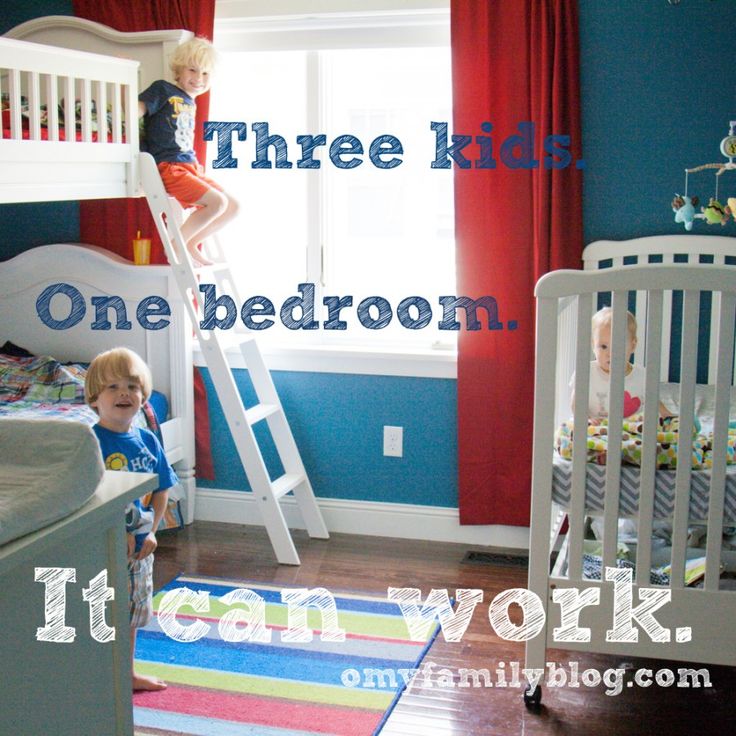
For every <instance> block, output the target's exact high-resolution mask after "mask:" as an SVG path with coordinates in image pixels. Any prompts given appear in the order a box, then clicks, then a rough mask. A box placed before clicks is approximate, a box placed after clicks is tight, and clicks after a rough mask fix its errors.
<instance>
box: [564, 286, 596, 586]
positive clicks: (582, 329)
mask: <svg viewBox="0 0 736 736" xmlns="http://www.w3.org/2000/svg"><path fill="white" fill-rule="evenodd" d="M592 311H593V295H592V294H581V295H580V296H579V297H578V305H577V312H576V316H577V326H578V329H577V333H576V334H577V341H576V346H575V407H574V415H573V427H574V428H575V431H574V432H573V440H572V492H571V497H570V506H569V520H570V523H569V530H568V541H569V544H568V575H569V577H570V578H571V579H573V580H579V579H580V578H581V576H582V572H583V531H584V526H585V490H586V477H585V475H586V465H587V440H588V435H587V427H588V403H589V399H588V397H589V395H590V331H591V330H590V320H591V317H592Z"/></svg>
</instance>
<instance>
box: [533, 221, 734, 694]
mask: <svg viewBox="0 0 736 736" xmlns="http://www.w3.org/2000/svg"><path fill="white" fill-rule="evenodd" d="M584 262H585V270H583V271H557V272H553V273H551V274H547V275H546V276H544V277H543V278H542V279H540V281H539V283H538V284H537V288H536V296H537V338H536V379H535V380H536V387H535V414H534V440H533V442H534V445H533V477H532V509H531V541H530V558H529V590H530V591H531V592H532V593H534V594H535V595H536V596H538V599H539V606H538V608H537V610H536V611H532V610H531V609H530V610H529V611H525V620H526V619H527V618H528V619H529V627H530V628H529V631H528V636H527V639H528V641H527V667H530V668H537V667H543V666H544V663H545V653H546V650H547V648H548V647H552V646H554V647H555V648H558V649H571V650H581V651H595V652H604V653H610V654H615V655H619V656H626V657H631V656H643V657H654V658H659V659H672V660H681V661H690V662H704V663H714V664H726V665H734V664H736V628H735V627H733V625H732V622H733V620H734V616H735V615H736V592H734V591H733V590H727V589H725V583H724V582H723V580H722V577H721V574H722V572H723V569H724V556H723V554H722V549H721V547H722V537H723V532H724V528H728V527H729V526H736V466H733V465H728V466H727V433H728V424H729V419H730V420H734V419H736V401H735V400H734V397H735V396H736V394H735V393H734V389H733V383H734V328H735V325H736V240H735V239H733V238H726V237H717V236H714V237H709V236H690V235H677V236H658V237H652V238H640V239H636V240H630V241H625V242H613V241H601V242H598V243H594V244H592V245H590V246H588V248H586V250H585V255H584ZM604 293H605V294H608V293H610V296H611V305H612V308H613V322H612V338H611V342H612V345H613V364H612V368H611V385H610V412H609V426H608V447H609V448H616V447H619V446H620V444H621V437H622V423H623V421H622V420H623V398H624V378H623V376H624V355H623V353H624V344H625V337H626V321H627V320H626V311H627V308H631V309H633V311H635V313H636V317H637V321H638V328H639V329H638V336H639V341H638V346H637V351H636V353H635V357H634V361H635V363H638V364H640V365H642V366H644V367H645V371H646V394H645V401H644V406H643V414H644V422H643V432H642V439H643V444H642V457H641V467H633V466H626V465H623V464H622V462H621V456H620V454H619V453H618V452H615V453H612V452H608V456H607V463H606V465H604V466H600V465H592V464H590V463H587V462H586V459H587V458H586V439H587V438H586V434H585V433H583V432H575V433H574V436H573V441H572V442H573V444H572V448H573V459H572V461H562V460H561V458H559V457H558V456H557V457H556V456H555V453H554V451H553V447H554V435H555V430H556V428H557V426H558V425H559V423H560V422H561V421H563V420H566V419H568V418H569V417H570V415H571V408H570V394H571V389H572V390H573V391H574V395H575V407H574V414H573V417H572V419H573V424H574V426H575V427H584V426H586V425H587V411H588V408H587V404H588V399H587V397H588V384H589V370H588V366H589V363H590V360H591V357H592V355H591V348H590V345H591V328H590V323H591V316H592V314H593V313H594V312H595V311H596V309H597V308H598V306H599V303H598V299H599V297H598V295H599V294H604ZM677 355H679V358H678V359H677V360H675V359H674V358H671V356H677ZM698 356H700V366H699V365H698ZM627 357H628V356H627ZM698 372H700V374H701V375H700V379H701V383H700V384H698V382H697V379H698ZM573 373H574V374H575V381H574V385H573V386H572V387H571V386H570V385H569V382H570V378H571V376H572V375H573ZM671 381H676V385H675V386H668V385H666V384H667V383H668V382H671ZM668 391H670V394H668ZM666 396H670V399H671V400H674V402H675V404H676V406H675V408H676V413H677V414H678V415H679V417H680V437H682V436H683V435H684V434H685V433H687V432H688V431H689V429H690V428H691V427H693V426H695V418H696V417H697V415H698V412H699V411H700V408H701V407H702V406H704V404H705V399H706V398H707V397H710V400H711V402H712V406H714V407H715V408H714V411H713V416H712V417H710V420H711V421H712V469H709V470H693V469H692V468H691V463H690V452H691V448H690V443H689V442H682V441H681V442H680V443H679V446H678V454H677V468H676V470H658V469H657V467H656V460H655V451H656V444H657V423H658V411H657V409H658V403H659V400H660V398H665V397H666ZM591 516H596V517H598V521H599V522H600V528H602V529H603V535H602V555H601V557H602V561H601V568H602V575H601V579H599V580H594V579H592V578H591V577H590V576H589V575H588V576H587V577H586V575H585V574H584V559H585V558H584V552H585V549H586V543H585V533H586V522H587V521H588V520H589V518H590V517H591ZM622 518H629V519H631V520H632V521H633V523H634V524H635V525H636V526H635V528H636V538H637V539H636V545H635V547H634V559H633V560H632V562H633V565H632V566H635V572H634V573H633V579H632V588H631V591H632V594H633V606H634V608H636V606H637V604H638V602H639V600H640V597H641V595H642V590H643V589H645V588H655V589H658V590H666V591H667V593H666V595H671V600H670V602H668V603H667V604H666V605H662V607H661V608H659V609H658V610H657V611H656V614H655V618H656V621H657V622H658V623H659V624H661V629H662V630H661V631H660V630H658V629H657V628H656V627H654V628H652V629H651V630H652V631H653V632H654V638H655V639H656V638H659V639H661V641H654V640H653V639H652V638H651V637H650V635H649V633H648V632H647V631H645V630H643V629H642V628H641V627H639V628H637V626H636V625H631V626H629V627H627V628H631V629H633V630H634V632H635V633H633V634H632V633H631V631H627V633H626V636H625V637H624V638H627V639H628V640H627V641H618V639H620V638H621V636H619V634H621V633H622V630H618V631H617V633H615V634H614V633H611V634H610V635H609V634H607V632H609V630H610V631H611V632H613V631H614V629H615V626H614V620H613V611H614V584H613V582H612V581H611V580H607V579H606V573H605V571H606V569H607V568H617V564H618V563H617V556H618V551H619V541H620V540H619V521H620V519H622ZM565 520H567V522H568V525H569V526H568V530H567V533H566V534H565V535H564V536H563V538H560V530H561V529H562V524H563V522H564V521H565ZM664 520H666V522H667V524H668V525H670V526H671V545H670V547H669V549H668V554H669V558H670V562H671V572H670V581H669V583H668V584H667V585H664V586H663V585H661V584H660V585H653V584H651V583H650V574H651V568H652V544H653V527H654V525H655V523H658V522H659V521H664ZM692 525H703V526H705V527H706V528H707V537H706V539H707V542H706V545H705V547H704V549H702V550H701V551H700V553H702V556H703V557H705V575H704V581H703V583H702V587H700V588H696V587H690V586H687V585H686V584H685V572H686V565H687V560H688V558H690V557H692V556H693V553H692V551H691V550H688V531H689V528H690V527H691V526H692ZM560 541H562V546H561V549H560V550H559V555H558V557H557V561H556V562H555V564H554V565H552V564H551V560H552V559H553V552H554V551H555V548H556V545H557V546H558V545H559V543H560ZM609 574H610V575H613V576H617V575H619V574H625V573H615V572H613V571H611V572H610V573H609ZM572 588H575V589H578V590H579V591H583V590H584V589H589V588H590V589H593V590H594V591H596V592H593V593H589V594H585V595H590V596H591V598H590V599H585V600H587V601H588V603H587V604H586V605H584V604H583V603H582V601H583V599H575V598H574V594H572V593H569V592H568V593H565V591H569V589H572ZM621 590H625V588H623V587H622V588H621ZM644 595H645V596H646V595H648V594H647V593H644ZM657 595H660V594H659V593H658V594H657ZM566 596H573V597H572V598H568V603H567V604H566V605H569V606H573V601H574V600H577V602H578V604H580V610H579V612H578V613H575V614H574V616H573V619H568V618H566V619H565V625H566V626H572V630H573V631H572V633H571V632H570V631H568V633H567V634H563V633H562V631H561V630H557V631H556V629H558V627H560V626H561V606H560V601H561V600H562V599H564V598H565V597H566ZM594 600H599V603H593V602H592V601H594ZM619 602H620V601H619ZM563 605H565V604H563ZM538 614H543V616H542V617H541V618H540V616H539V615H538ZM541 619H543V623H540V624H539V625H538V626H535V625H534V622H537V623H538V622H539V621H540V620H541ZM572 624H576V625H572ZM688 628H689V629H690V633H689V634H688V633H687V632H686V629H688ZM662 631H664V632H665V633H662ZM570 638H572V639H574V640H570ZM540 698H541V690H539V689H537V690H535V691H533V690H528V691H527V693H526V694H525V700H526V702H527V704H538V703H539V699H540Z"/></svg>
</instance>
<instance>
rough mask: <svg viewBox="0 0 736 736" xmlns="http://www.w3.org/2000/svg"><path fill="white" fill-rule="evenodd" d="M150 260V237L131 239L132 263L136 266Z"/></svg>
mask: <svg viewBox="0 0 736 736" xmlns="http://www.w3.org/2000/svg"><path fill="white" fill-rule="evenodd" d="M150 262H151V239H150V238H134V239H133V263H135V265H136V266H147V265H148V264H149V263H150Z"/></svg>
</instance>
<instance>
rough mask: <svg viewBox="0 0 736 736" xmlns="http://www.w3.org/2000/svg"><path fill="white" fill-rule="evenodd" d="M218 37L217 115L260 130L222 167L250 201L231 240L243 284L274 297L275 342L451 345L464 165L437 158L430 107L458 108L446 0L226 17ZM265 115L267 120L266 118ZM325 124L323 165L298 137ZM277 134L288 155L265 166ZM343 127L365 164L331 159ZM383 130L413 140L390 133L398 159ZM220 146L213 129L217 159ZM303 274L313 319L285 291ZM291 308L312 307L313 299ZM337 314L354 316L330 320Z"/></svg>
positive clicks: (244, 291) (445, 115)
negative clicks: (456, 198) (284, 310)
mask: <svg viewBox="0 0 736 736" xmlns="http://www.w3.org/2000/svg"><path fill="white" fill-rule="evenodd" d="M215 40H216V45H217V46H218V51H219V56H220V63H219V66H218V70H217V76H216V82H215V87H214V89H213V93H212V100H211V106H210V115H209V118H210V120H217V121H238V122H245V123H246V124H247V138H246V140H245V141H242V142H241V141H238V140H237V136H236V135H233V143H232V153H233V156H234V157H235V158H236V159H237V161H238V166H237V168H231V169H210V172H209V173H210V174H211V175H212V176H213V177H214V178H216V179H217V180H218V181H220V182H221V183H222V185H223V186H224V187H225V188H226V189H228V190H229V191H231V192H232V194H233V195H234V196H235V197H237V198H238V199H239V200H240V202H241V204H242V210H241V214H240V216H239V217H238V219H237V220H236V221H235V223H234V224H231V225H230V226H228V228H227V229H226V230H224V231H223V233H222V236H221V240H222V242H223V245H224V246H225V248H226V249H227V253H228V258H229V260H230V262H231V263H232V265H233V268H234V272H235V273H236V274H237V278H238V280H239V283H238V291H239V296H240V298H241V299H247V298H249V297H251V296H254V295H258V296H265V297H267V298H268V299H269V300H270V301H271V302H272V303H273V305H274V309H275V315H274V316H273V317H272V318H271V319H273V325H272V326H271V327H269V328H268V329H266V330H263V331H262V336H263V338H264V341H266V340H269V341H271V340H273V341H276V342H279V343H281V344H283V345H285V346H287V347H288V346H290V345H291V346H294V345H298V344H309V345H314V344H321V345H335V346H338V345H339V346H343V347H345V346H355V347H360V348H368V349H369V350H377V351H380V350H386V349H389V350H391V349H398V350H416V349H420V350H421V349H431V348H445V349H447V348H450V349H451V348H454V345H455V335H456V333H454V332H452V331H448V330H439V329H438V328H437V324H438V322H439V321H440V320H441V319H442V309H441V306H440V303H439V301H438V299H439V297H440V296H441V295H447V294H455V266H454V261H455V248H454V226H453V191H452V171H451V170H450V169H446V170H445V169H432V168H431V162H432V161H433V160H434V158H435V133H434V132H433V130H432V128H431V122H432V121H450V120H451V76H450V69H451V67H450V48H449V12H447V11H446V10H442V11H441V12H437V11H432V12H412V13H406V12H402V13H398V12H393V13H385V12H384V13H372V14H370V15H363V16H356V15H354V14H342V15H335V14H332V15H329V16H312V17H310V18H305V17H289V18H287V19H286V20H273V19H263V18H250V19H245V20H244V19H239V20H234V19H233V18H230V19H229V20H228V19H220V20H218V21H217V25H216V30H215ZM254 123H267V128H266V127H263V126H261V128H260V132H258V133H257V132H256V129H254V127H253V124H254ZM319 134H323V135H324V136H325V145H319V146H316V147H315V148H314V149H313V150H314V152H313V157H314V160H315V161H319V168H313V169H307V168H300V167H299V166H298V162H299V161H300V160H302V159H306V158H308V155H305V153H304V150H306V149H304V150H303V148H302V145H300V144H299V143H298V141H297V137H298V136H305V135H307V136H310V135H311V136H317V135H319ZM266 135H268V136H280V137H281V139H283V141H281V140H279V142H278V145H279V146H281V147H282V149H285V151H286V161H288V162H289V163H290V164H291V166H290V167H289V168H279V167H278V166H277V165H276V146H275V145H269V147H268V149H267V153H268V160H269V162H270V168H253V167H252V164H253V162H254V161H255V160H256V157H257V154H256V142H257V138H258V136H262V139H264V140H265V137H266ZM345 135H350V136H354V138H355V139H357V140H358V141H359V142H360V146H361V147H362V153H360V154H358V153H356V152H355V151H356V150H360V149H357V148H356V147H355V146H356V143H355V141H354V140H352V139H350V142H347V141H346V140H345V139H343V144H342V148H343V151H344V152H343V153H342V155H341V156H340V157H339V158H338V159H337V161H338V162H342V161H349V160H351V159H357V160H359V161H361V163H360V164H358V165H354V166H353V168H341V167H340V166H338V165H335V163H333V160H331V155H330V146H331V145H332V144H333V142H334V141H335V139H337V138H338V137H340V136H345ZM382 135H389V136H393V137H394V138H396V139H398V141H399V142H400V145H401V148H402V150H403V152H402V153H401V154H397V153H396V150H397V148H396V146H397V143H396V142H393V141H392V139H387V141H386V142H385V143H384V150H391V151H393V152H391V153H385V154H384V155H383V156H381V157H380V159H379V160H381V161H390V160H392V159H399V160H400V161H401V163H400V164H398V165H394V166H393V168H379V167H378V166H376V165H374V164H373V163H372V162H371V158H370V155H369V148H370V145H371V142H372V141H374V140H375V139H376V138H377V137H379V136H382ZM271 140H272V141H273V140H274V139H271ZM351 146H352V151H353V152H352V153H350V152H349V151H348V150H347V149H350V148H351ZM345 151H347V152H345ZM333 155H336V154H333ZM216 158H217V148H216V145H215V144H214V143H213V144H211V147H210V149H209V151H208V156H207V160H208V163H211V162H212V161H214V160H215V159H216ZM299 284H313V285H314V316H313V319H314V322H315V323H316V327H315V325H314V323H313V325H312V326H313V327H314V329H309V330H305V329H299V330H291V329H287V328H286V327H285V326H284V325H283V323H282V320H281V318H280V310H281V307H282V305H283V303H284V301H285V300H287V299H288V298H289V297H294V296H300V292H299V291H298V290H297V287H298V285H299ZM330 297H335V298H342V299H343V300H344V299H345V298H346V297H352V305H351V306H344V307H343V308H342V309H341V310H340V311H339V313H338V312H337V311H336V310H337V300H336V299H332V300H330V301H329V303H330V304H331V305H332V308H333V310H334V311H333V312H332V313H330V311H329V310H328V309H327V308H325V306H324V305H323V299H324V298H328V299H329V298H330ZM371 297H377V298H376V299H372V300H371ZM411 297H415V299H409V298H411ZM416 297H418V299H417V298H416ZM407 299H409V301H405V303H404V306H405V307H406V309H404V310H401V315H400V314H399V305H400V304H401V303H402V302H403V301H404V300H407ZM424 300H426V304H425V301H424ZM343 303H344V302H343ZM361 304H362V309H360V310H359V305H361ZM369 304H370V305H371V306H368V305H369ZM309 306H311V305H310V304H307V307H309ZM387 307H388V308H390V315H391V319H390V321H389V323H388V325H387V326H386V327H384V328H381V329H368V328H367V327H366V326H364V325H372V326H373V327H375V326H376V325H377V324H379V322H378V320H379V319H380V317H384V318H385V317H386V316H388V314H389V313H388V312H387V311H386V310H387ZM427 308H429V309H431V313H432V318H431V320H429V323H428V324H427V326H426V327H423V328H421V329H409V328H408V327H407V326H404V325H413V326H416V325H418V324H422V323H423V322H424V321H426V317H427V316H428V313H427ZM292 316H293V317H294V319H296V320H300V318H301V323H302V324H304V322H306V321H307V320H306V319H304V316H305V312H304V311H303V310H302V309H300V308H295V310H294V311H293V312H292ZM400 320H403V322H404V324H403V325H402V323H401V321H400ZM325 321H329V323H330V324H331V325H334V326H335V327H338V326H339V323H340V322H344V323H345V327H344V329H325V327H324V323H325Z"/></svg>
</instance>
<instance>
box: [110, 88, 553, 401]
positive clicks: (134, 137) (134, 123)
mask: <svg viewBox="0 0 736 736" xmlns="http://www.w3.org/2000/svg"><path fill="white" fill-rule="evenodd" d="M123 95H124V98H125V102H124V105H123V111H124V115H125V118H124V124H125V139H126V141H127V142H128V144H129V145H130V146H131V147H132V149H133V150H134V151H135V150H137V149H138V98H137V97H136V95H135V89H133V87H131V85H129V84H126V85H124V87H123ZM137 161H138V158H137V157H136V156H133V158H132V160H131V162H130V166H129V172H128V196H129V197H135V196H136V195H137V194H138V193H139V188H138V173H137V170H136V167H137ZM555 316H556V315H555ZM552 390H553V391H554V386H553V388H552ZM553 395H554V394H553Z"/></svg>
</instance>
